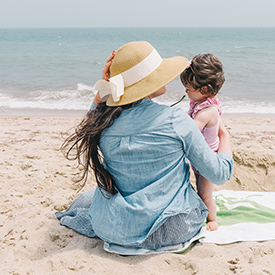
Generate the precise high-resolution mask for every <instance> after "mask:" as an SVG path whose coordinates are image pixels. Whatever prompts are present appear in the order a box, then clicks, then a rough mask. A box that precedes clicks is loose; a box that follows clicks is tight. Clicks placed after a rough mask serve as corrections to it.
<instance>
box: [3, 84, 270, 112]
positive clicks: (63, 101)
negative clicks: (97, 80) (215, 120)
mask: <svg viewBox="0 0 275 275" xmlns="http://www.w3.org/2000/svg"><path fill="white" fill-rule="evenodd" d="M94 96H95V91H94V89H93V87H91V86H89V85H87V84H84V83H78V84H76V85H74V86H73V87H67V88H62V89H60V90H37V91H35V92H29V93H20V94H14V93H7V92H3V91H0V115H8V114H10V113H14V112H12V111H16V110H19V109H20V110H21V111H22V113H24V110H25V111H26V110H28V112H31V110H32V109H33V110H34V109H35V110H40V111H47V110H49V111H51V112H52V113H54V111H55V110H56V111H57V112H58V111H61V110H67V111H87V110H88V109H89V108H90V106H91V104H92V102H93V99H94ZM181 96H182V91H181V92H179V91H177V88H175V90H173V91H172V92H167V93H166V94H165V95H164V96H162V97H159V98H157V99H156V102H158V103H160V104H166V105H171V104H173V103H175V102H176V101H178V99H179V98H181ZM220 101H221V104H222V111H223V114H264V115H267V114H271V115H274V114H275V102H259V101H248V100H247V99H238V100H236V99H232V98H229V97H220ZM188 105H189V101H188V99H187V98H185V100H184V101H182V102H181V103H179V104H178V106H179V107H181V108H182V109H184V110H185V111H187V110H188ZM15 113H18V112H15Z"/></svg>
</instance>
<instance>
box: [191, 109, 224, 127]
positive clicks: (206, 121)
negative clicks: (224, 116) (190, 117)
mask: <svg viewBox="0 0 275 275" xmlns="http://www.w3.org/2000/svg"><path fill="white" fill-rule="evenodd" d="M218 119H219V112H218V109H217V108H216V107H208V108H206V109H203V110H201V111H199V112H198V113H197V115H196V116H195V118H194V121H195V122H196V124H197V125H198V127H199V129H200V131H202V129H203V128H204V127H211V126H213V125H215V124H216V123H217V122H218Z"/></svg>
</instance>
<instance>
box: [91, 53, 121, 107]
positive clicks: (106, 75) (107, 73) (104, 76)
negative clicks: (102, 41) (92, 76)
mask: <svg viewBox="0 0 275 275" xmlns="http://www.w3.org/2000/svg"><path fill="white" fill-rule="evenodd" d="M115 54H116V50H114V51H113V52H112V54H111V55H110V56H109V57H108V58H107V60H106V63H105V66H104V68H103V70H102V79H105V80H107V81H108V80H109V78H110V77H111V75H110V66H111V64H112V62H113V58H114V56H115ZM102 101H103V100H102V98H101V97H100V96H99V93H97V94H96V96H95V98H94V103H95V104H96V105H98V104H99V103H101V102H102Z"/></svg>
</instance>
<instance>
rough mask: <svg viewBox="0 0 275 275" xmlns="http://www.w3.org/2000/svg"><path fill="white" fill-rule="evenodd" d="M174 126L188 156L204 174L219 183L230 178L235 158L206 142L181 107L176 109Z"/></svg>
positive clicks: (213, 181)
mask: <svg viewBox="0 0 275 275" xmlns="http://www.w3.org/2000/svg"><path fill="white" fill-rule="evenodd" d="M173 127H174V130H175V132H176V134H177V136H178V138H179V139H180V140H181V141H182V143H183V151H184V153H185V156H186V158H187V159H188V160H189V161H190V162H191V163H192V165H193V166H194V167H195V168H196V170H197V171H198V172H199V173H200V174H201V175H202V176H204V177H205V178H207V179H208V180H209V181H211V182H212V183H214V184H217V185H222V184H224V183H226V182H227V181H228V180H229V179H230V177H231V175H232V169H233V158H232V157H231V156H230V154H228V153H225V152H223V153H219V154H216V153H215V152H214V151H213V150H212V149H211V148H210V147H209V145H208V144H207V143H206V141H205V139H204V137H203V135H202V133H201V132H200V130H199V128H198V126H197V125H196V123H195V122H194V121H193V120H192V119H191V118H190V117H189V116H188V115H187V114H186V113H185V112H184V111H183V110H182V109H180V108H175V110H174V117H173Z"/></svg>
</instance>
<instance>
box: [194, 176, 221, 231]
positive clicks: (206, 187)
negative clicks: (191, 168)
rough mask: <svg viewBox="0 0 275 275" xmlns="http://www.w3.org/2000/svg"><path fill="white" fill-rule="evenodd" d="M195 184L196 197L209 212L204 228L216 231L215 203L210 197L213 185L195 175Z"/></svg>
mask: <svg viewBox="0 0 275 275" xmlns="http://www.w3.org/2000/svg"><path fill="white" fill-rule="evenodd" d="M196 183H197V190H198V195H199V196H200V197H201V199H202V200H203V202H204V203H205V205H206V206H207V208H208V210H209V213H208V217H207V227H206V228H207V230H210V231H214V230H217V229H218V227H219V226H218V224H217V221H216V203H215V200H214V199H213V197H212V193H213V187H214V185H213V183H211V182H210V181H209V180H207V179H206V178H204V177H203V176H201V175H198V174H196Z"/></svg>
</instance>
